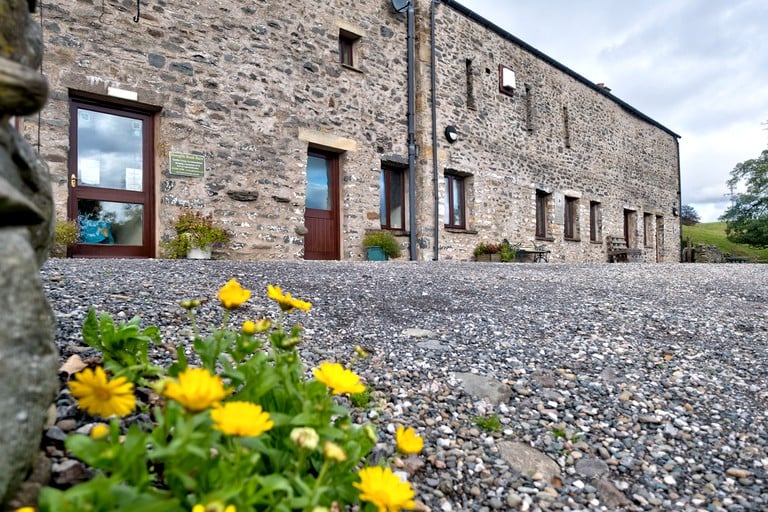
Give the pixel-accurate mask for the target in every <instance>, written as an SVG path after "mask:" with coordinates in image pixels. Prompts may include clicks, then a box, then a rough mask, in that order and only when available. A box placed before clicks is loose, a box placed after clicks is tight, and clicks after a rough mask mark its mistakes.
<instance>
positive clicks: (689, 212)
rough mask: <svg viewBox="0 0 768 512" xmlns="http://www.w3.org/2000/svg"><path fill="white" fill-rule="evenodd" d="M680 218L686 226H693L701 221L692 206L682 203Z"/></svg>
mask: <svg viewBox="0 0 768 512" xmlns="http://www.w3.org/2000/svg"><path fill="white" fill-rule="evenodd" d="M680 220H681V221H682V222H683V224H685V225H686V226H693V225H694V224H698V223H699V222H701V217H699V214H698V213H696V209H695V208H694V207H693V206H691V205H689V204H684V205H683V206H681V207H680Z"/></svg>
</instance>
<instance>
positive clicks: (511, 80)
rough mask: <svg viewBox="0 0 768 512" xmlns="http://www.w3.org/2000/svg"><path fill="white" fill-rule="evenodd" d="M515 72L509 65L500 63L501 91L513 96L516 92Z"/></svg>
mask: <svg viewBox="0 0 768 512" xmlns="http://www.w3.org/2000/svg"><path fill="white" fill-rule="evenodd" d="M515 87H516V84H515V72H514V71H512V70H511V69H509V68H508V67H507V66H504V65H502V64H499V91H500V92H502V93H504V94H506V95H508V96H512V95H513V94H515Z"/></svg>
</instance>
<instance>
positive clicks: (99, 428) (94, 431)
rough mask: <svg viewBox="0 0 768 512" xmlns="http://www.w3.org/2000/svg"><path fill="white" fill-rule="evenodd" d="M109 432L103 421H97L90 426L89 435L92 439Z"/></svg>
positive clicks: (105, 435)
mask: <svg viewBox="0 0 768 512" xmlns="http://www.w3.org/2000/svg"><path fill="white" fill-rule="evenodd" d="M108 434H109V427H108V426H107V425H105V424H103V423H97V424H96V425H94V426H93V428H91V432H90V436H91V437H92V438H94V439H103V438H105V437H107V435H108Z"/></svg>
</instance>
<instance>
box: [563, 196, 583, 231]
mask: <svg viewBox="0 0 768 512" xmlns="http://www.w3.org/2000/svg"><path fill="white" fill-rule="evenodd" d="M563 224H564V226H565V228H564V232H563V237H564V238H566V239H567V240H578V239H579V200H578V199H577V198H575V197H568V196H566V197H565V208H564V216H563Z"/></svg>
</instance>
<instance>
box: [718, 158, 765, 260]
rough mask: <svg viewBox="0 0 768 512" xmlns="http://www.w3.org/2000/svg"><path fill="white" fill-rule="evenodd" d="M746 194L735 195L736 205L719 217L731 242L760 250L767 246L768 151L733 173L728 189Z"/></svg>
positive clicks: (742, 164)
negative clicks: (743, 189)
mask: <svg viewBox="0 0 768 512" xmlns="http://www.w3.org/2000/svg"><path fill="white" fill-rule="evenodd" d="M738 185H743V186H744V187H746V188H745V191H744V192H742V193H737V194H732V195H731V199H732V200H733V204H731V206H730V207H729V208H728V209H727V210H726V211H725V213H724V214H723V215H722V216H721V217H720V220H723V221H725V222H726V226H725V234H726V235H727V236H728V240H730V241H732V242H736V243H741V244H749V245H751V246H753V247H757V248H765V247H768V149H766V150H764V151H763V152H762V153H761V154H760V156H759V157H757V158H755V159H753V160H747V161H746V162H742V163H740V164H736V167H734V168H733V170H732V171H731V179H729V180H728V186H729V187H730V188H731V190H734V189H735V188H736V187H737V186H738Z"/></svg>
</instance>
